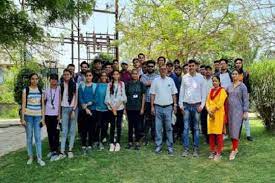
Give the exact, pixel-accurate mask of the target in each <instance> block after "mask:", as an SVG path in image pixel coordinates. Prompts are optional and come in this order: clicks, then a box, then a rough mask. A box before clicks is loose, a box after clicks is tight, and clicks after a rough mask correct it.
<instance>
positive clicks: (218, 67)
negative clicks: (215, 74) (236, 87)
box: [214, 62, 221, 70]
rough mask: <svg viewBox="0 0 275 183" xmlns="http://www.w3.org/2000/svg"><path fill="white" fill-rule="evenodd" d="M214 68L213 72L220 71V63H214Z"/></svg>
mask: <svg viewBox="0 0 275 183" xmlns="http://www.w3.org/2000/svg"><path fill="white" fill-rule="evenodd" d="M214 68H215V70H220V68H221V64H220V62H216V63H214Z"/></svg>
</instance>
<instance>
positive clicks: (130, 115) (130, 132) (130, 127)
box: [127, 110, 137, 143]
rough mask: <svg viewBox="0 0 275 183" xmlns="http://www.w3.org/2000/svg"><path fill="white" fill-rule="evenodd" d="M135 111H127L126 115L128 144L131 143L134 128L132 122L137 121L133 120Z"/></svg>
mask: <svg viewBox="0 0 275 183" xmlns="http://www.w3.org/2000/svg"><path fill="white" fill-rule="evenodd" d="M134 112H135V111H130V110H127V115H128V143H133V128H134V124H133V123H134V121H136V120H137V119H135V115H134Z"/></svg>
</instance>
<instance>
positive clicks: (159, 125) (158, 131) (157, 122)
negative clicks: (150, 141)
mask: <svg viewBox="0 0 275 183" xmlns="http://www.w3.org/2000/svg"><path fill="white" fill-rule="evenodd" d="M155 115H156V116H155V127H156V128H155V132H156V137H155V143H156V146H157V147H161V146H162V129H163V128H162V126H163V125H162V111H161V107H158V106H155Z"/></svg>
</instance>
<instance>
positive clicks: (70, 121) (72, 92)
mask: <svg viewBox="0 0 275 183" xmlns="http://www.w3.org/2000/svg"><path fill="white" fill-rule="evenodd" d="M63 79H64V81H63V82H62V83H61V85H60V87H61V111H62V112H61V118H62V120H61V124H62V136H61V148H60V155H59V159H63V158H65V157H66V155H65V145H66V141H67V136H68V135H69V137H70V140H69V151H68V157H69V158H73V152H72V150H73V146H74V141H75V131H76V119H77V116H76V115H77V111H76V109H77V100H78V99H77V98H78V97H77V95H78V94H77V93H78V92H77V85H76V83H75V82H74V81H73V78H72V73H71V71H69V70H68V69H64V71H63Z"/></svg>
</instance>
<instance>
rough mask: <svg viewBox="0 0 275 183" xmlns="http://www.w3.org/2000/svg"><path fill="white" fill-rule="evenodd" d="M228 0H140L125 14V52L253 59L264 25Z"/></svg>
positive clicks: (129, 54) (122, 25) (184, 57)
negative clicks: (259, 34)
mask: <svg viewBox="0 0 275 183" xmlns="http://www.w3.org/2000/svg"><path fill="white" fill-rule="evenodd" d="M236 3H237V1H229V0H161V1H156V0H139V1H132V3H131V10H129V11H128V12H127V16H125V18H124V19H122V21H121V23H120V25H119V30H120V31H121V32H122V34H123V38H122V40H121V42H120V43H121V47H122V48H123V49H124V55H123V56H124V57H127V58H132V57H133V56H134V55H136V53H139V52H144V53H145V54H146V55H147V56H149V57H151V58H156V57H157V56H159V55H164V56H166V57H168V58H169V59H175V58H180V59H181V60H184V61H186V60H188V59H190V58H197V59H199V60H201V61H205V62H207V61H213V60H214V59H217V58H221V57H237V56H238V57H243V58H244V59H246V60H253V59H254V58H255V57H256V53H257V50H258V47H259V41H258V39H257V36H255V35H257V34H258V32H259V29H258V27H257V26H254V24H253V23H252V22H251V20H250V15H249V14H246V13H245V12H241V11H239V10H237V9H235V8H236V7H237V4H236Z"/></svg>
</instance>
